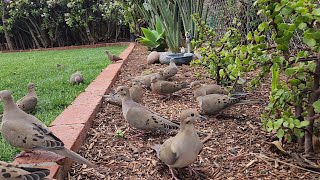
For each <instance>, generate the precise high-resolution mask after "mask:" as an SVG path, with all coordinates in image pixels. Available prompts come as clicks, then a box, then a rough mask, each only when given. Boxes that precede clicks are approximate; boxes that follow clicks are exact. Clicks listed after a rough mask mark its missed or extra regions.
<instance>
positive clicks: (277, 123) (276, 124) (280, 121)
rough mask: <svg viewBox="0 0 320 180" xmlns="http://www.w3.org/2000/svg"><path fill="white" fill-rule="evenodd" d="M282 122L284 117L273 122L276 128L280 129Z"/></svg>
mask: <svg viewBox="0 0 320 180" xmlns="http://www.w3.org/2000/svg"><path fill="white" fill-rule="evenodd" d="M282 123H283V118H281V119H278V120H277V121H276V122H274V123H273V127H274V129H279V128H280V127H281V125H282Z"/></svg>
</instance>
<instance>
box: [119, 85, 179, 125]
mask: <svg viewBox="0 0 320 180" xmlns="http://www.w3.org/2000/svg"><path fill="white" fill-rule="evenodd" d="M117 94H119V95H120V96H121V99H122V114H123V117H124V118H125V119H126V120H127V122H128V123H129V125H131V126H132V127H134V128H137V129H139V130H142V131H157V130H160V131H166V130H174V129H179V125H178V124H176V123H173V122H171V121H169V120H167V119H165V118H163V117H161V116H160V115H159V114H157V113H155V112H153V111H150V110H149V109H147V108H146V107H144V106H143V105H141V104H139V103H136V102H134V101H133V100H132V98H131V97H130V95H129V88H128V87H126V86H119V87H118V88H117Z"/></svg>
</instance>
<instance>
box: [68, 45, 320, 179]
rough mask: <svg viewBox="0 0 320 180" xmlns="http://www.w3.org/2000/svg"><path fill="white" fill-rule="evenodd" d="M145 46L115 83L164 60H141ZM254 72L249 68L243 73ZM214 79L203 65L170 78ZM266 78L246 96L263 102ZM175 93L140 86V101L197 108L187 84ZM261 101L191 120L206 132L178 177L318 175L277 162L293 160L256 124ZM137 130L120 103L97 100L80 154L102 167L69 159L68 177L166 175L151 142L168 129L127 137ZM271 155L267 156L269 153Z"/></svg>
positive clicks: (172, 114)
mask: <svg viewBox="0 0 320 180" xmlns="http://www.w3.org/2000/svg"><path fill="white" fill-rule="evenodd" d="M147 54H148V51H147V49H145V48H144V47H142V46H140V45H137V46H136V47H135V48H134V50H133V53H132V54H131V55H130V56H129V62H128V64H127V65H126V66H125V67H124V68H123V70H122V72H121V74H120V76H119V78H118V80H117V82H116V83H115V87H117V86H119V85H124V84H126V85H130V80H131V79H132V77H134V76H137V75H141V74H144V73H150V72H157V71H159V70H160V69H162V68H164V67H165V66H166V65H160V64H153V65H147V62H146V57H147ZM253 75H254V73H253V74H251V75H249V76H248V78H250V77H252V76H253ZM194 80H199V81H201V82H203V83H207V84H210V83H214V81H213V80H212V79H211V78H210V76H209V74H208V73H207V70H206V69H205V68H204V67H200V66H187V65H183V66H179V73H178V74H177V75H176V76H175V77H173V79H172V81H176V82H184V81H186V82H189V83H190V82H192V81H194ZM268 84H270V83H269V81H266V82H265V83H264V84H263V83H262V86H261V87H260V88H259V89H257V90H256V91H254V92H252V94H250V95H249V96H248V97H247V99H262V100H263V101H264V102H268V96H269V88H270V87H269V85H268ZM178 94H180V95H182V96H181V97H178V96H177V97H174V99H172V100H168V101H166V102H164V101H163V100H161V99H160V96H159V95H157V94H154V93H152V92H151V91H146V92H145V96H144V102H143V104H144V105H145V106H147V107H148V108H150V109H151V110H153V111H156V112H158V113H160V114H161V115H163V116H165V117H167V118H169V119H171V120H173V121H178V117H179V114H180V112H181V111H182V110H183V109H187V108H197V103H196V101H195V99H194V98H193V96H192V92H191V91H190V89H185V90H182V91H180V92H179V93H178ZM263 106H264V104H262V105H257V104H256V105H237V106H234V107H232V108H230V109H229V110H227V111H224V112H222V113H221V114H220V115H219V116H217V117H216V118H214V117H209V119H208V120H207V121H201V122H197V123H196V124H195V126H196V128H197V129H198V130H200V131H201V132H204V133H206V134H207V135H202V136H200V138H201V139H202V140H205V142H204V147H203V151H202V152H201V154H200V155H199V157H198V159H197V161H196V162H195V163H194V164H192V167H193V168H194V169H195V170H197V171H198V172H199V175H190V174H189V171H188V170H187V169H179V174H178V175H179V178H180V179H228V180H232V179H318V177H319V175H317V174H315V173H312V172H308V171H305V170H300V169H298V168H296V167H292V166H289V165H286V164H283V163H280V161H281V162H286V163H289V164H294V165H297V164H296V163H295V162H294V161H293V159H292V158H291V157H289V156H287V155H285V154H283V153H281V152H280V151H279V150H278V149H276V148H275V147H274V146H273V145H272V144H271V142H272V141H273V140H275V138H274V137H275V136H274V134H271V133H268V132H266V131H264V130H263V129H262V128H261V123H260V114H261V112H262V111H263V110H264V107H263ZM119 129H120V130H123V131H125V133H124V137H117V136H116V135H115V134H116V133H115V132H116V131H117V130H119ZM137 132H138V131H137V130H135V129H133V128H130V127H129V126H128V123H127V122H126V121H125V120H124V118H123V116H122V112H121V108H120V107H116V106H113V105H110V104H103V106H102V107H101V109H100V111H99V113H98V114H97V116H96V119H95V120H94V125H93V127H92V128H91V129H90V131H89V132H88V137H87V139H86V141H85V144H84V145H83V147H82V149H81V150H80V154H81V155H82V156H84V157H86V158H88V159H89V160H91V161H93V162H95V163H96V164H98V165H99V167H105V170H99V171H96V170H92V169H89V168H87V167H86V166H85V165H79V164H75V163H74V165H73V167H72V169H71V170H70V172H69V179H92V180H93V179H170V178H171V174H170V171H169V169H168V167H167V166H166V165H165V164H164V163H162V162H161V161H160V160H158V159H157V157H156V154H155V152H154V151H153V150H152V149H151V146H153V145H154V144H157V143H163V142H164V141H165V140H166V139H167V138H169V137H170V136H173V135H174V133H172V134H147V135H145V136H143V137H138V138H136V139H129V138H127V137H129V136H132V135H135V134H136V133H137ZM284 148H285V150H287V151H288V152H302V149H301V147H300V148H299V147H298V146H293V145H292V144H291V145H288V146H285V147H284ZM269 158H272V159H274V160H272V159H269Z"/></svg>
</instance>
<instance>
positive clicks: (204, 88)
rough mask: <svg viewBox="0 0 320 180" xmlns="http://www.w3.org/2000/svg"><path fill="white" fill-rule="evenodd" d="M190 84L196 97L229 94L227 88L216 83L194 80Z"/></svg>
mask: <svg viewBox="0 0 320 180" xmlns="http://www.w3.org/2000/svg"><path fill="white" fill-rule="evenodd" d="M190 86H191V89H192V90H193V95H194V97H195V98H197V97H199V96H205V95H208V94H228V92H227V91H226V90H225V88H223V87H221V86H219V85H216V84H201V83H200V82H199V81H194V82H192V83H191V84H190Z"/></svg>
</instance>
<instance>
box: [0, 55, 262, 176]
mask: <svg viewBox="0 0 320 180" xmlns="http://www.w3.org/2000/svg"><path fill="white" fill-rule="evenodd" d="M105 52H106V54H107V56H108V58H109V59H110V60H111V61H112V62H116V61H118V60H121V58H119V57H117V56H114V55H112V54H111V53H110V52H109V51H107V50H106V51H105ZM178 71H179V68H178V67H177V66H176V64H175V62H174V60H171V62H170V64H169V65H168V66H167V67H165V68H164V69H162V70H161V71H160V72H156V73H151V74H148V75H143V76H137V77H135V78H133V79H132V80H131V87H127V86H119V87H117V88H116V90H115V92H112V93H110V94H108V95H102V97H103V98H104V101H105V102H106V103H109V104H112V105H115V106H118V107H121V109H122V115H123V118H124V119H125V120H126V122H127V123H128V124H129V126H130V127H132V128H134V129H138V130H139V131H141V132H140V133H138V134H136V135H134V136H131V137H130V139H132V138H136V137H138V136H141V135H143V134H145V133H146V132H148V133H155V132H171V131H178V133H177V134H176V135H175V136H174V137H170V138H169V139H167V140H165V141H164V143H163V144H155V145H154V146H153V147H152V148H153V149H154V150H155V151H156V154H157V157H158V158H159V159H160V160H161V161H162V162H163V163H165V164H166V165H167V166H168V167H169V170H170V172H171V174H172V179H178V177H177V176H176V175H175V172H174V170H175V169H176V168H184V167H188V168H189V170H190V172H191V173H197V172H196V171H195V170H194V169H192V167H191V164H192V163H194V162H195V161H196V159H197V157H198V155H199V153H200V152H201V150H202V147H203V143H202V141H201V140H200V138H199V136H198V134H199V133H201V132H200V131H198V130H196V128H195V127H194V125H193V124H194V122H195V121H197V120H200V119H202V120H204V119H207V118H206V117H205V116H204V115H213V116H216V115H217V114H218V113H220V112H221V111H223V110H225V109H227V108H229V107H231V106H233V105H236V104H249V103H260V102H259V101H251V100H243V96H242V94H241V93H236V92H232V93H231V92H228V91H227V90H226V89H225V88H224V87H221V86H219V85H215V84H201V83H200V82H199V81H195V82H192V83H191V84H188V83H185V82H183V83H176V82H172V81H170V79H171V78H172V77H173V76H175V75H176V74H177V73H178ZM83 81H84V78H83V77H82V75H81V73H80V72H76V73H74V74H72V75H71V77H70V83H71V84H80V83H82V82H83ZM186 88H188V89H190V90H191V91H192V92H193V95H194V98H196V100H197V101H198V106H199V108H200V112H198V111H197V110H196V109H185V110H183V111H182V112H181V113H180V123H176V122H173V121H171V120H169V119H167V118H165V117H163V116H161V115H160V114H159V113H157V112H154V111H152V110H150V109H148V108H147V107H146V106H144V105H143V96H144V92H145V90H149V91H152V92H153V93H155V94H158V95H160V98H162V97H163V98H164V101H167V100H170V99H174V96H175V94H174V93H176V92H178V91H180V90H181V89H186ZM0 101H1V102H2V103H3V108H4V110H3V116H2V122H1V126H0V131H1V135H2V137H3V139H4V140H5V141H6V142H8V144H10V145H11V146H13V147H17V148H20V149H22V150H24V151H23V152H22V153H21V154H19V155H18V157H19V156H24V155H25V154H26V153H28V152H30V151H33V150H41V151H50V152H53V153H56V154H59V155H62V156H64V157H68V158H71V159H73V160H74V161H76V162H78V163H81V164H86V165H87V166H89V167H92V168H98V166H97V165H95V164H94V163H92V162H90V161H88V160H87V159H85V158H83V157H82V156H80V155H79V154H77V153H75V152H73V151H71V150H69V149H67V148H65V147H64V143H63V142H62V141H61V140H60V139H59V137H56V136H55V135H54V134H53V133H52V132H51V131H50V130H49V129H48V127H47V126H46V125H45V124H44V123H42V121H40V120H39V119H37V118H36V117H35V116H33V115H31V114H28V113H30V112H32V111H33V110H34V109H35V107H36V105H37V102H38V97H37V95H36V91H35V84H33V83H30V84H29V85H28V94H27V95H26V96H24V97H23V98H22V99H20V100H19V101H17V103H15V102H14V98H13V96H12V93H11V91H9V90H2V91H0ZM165 134H166V133H165ZM106 168H107V167H106ZM48 174H49V172H48V170H47V169H43V168H36V167H28V168H27V167H21V166H17V165H13V164H9V163H6V162H1V161H0V179H44V178H45V177H46V176H48Z"/></svg>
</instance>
